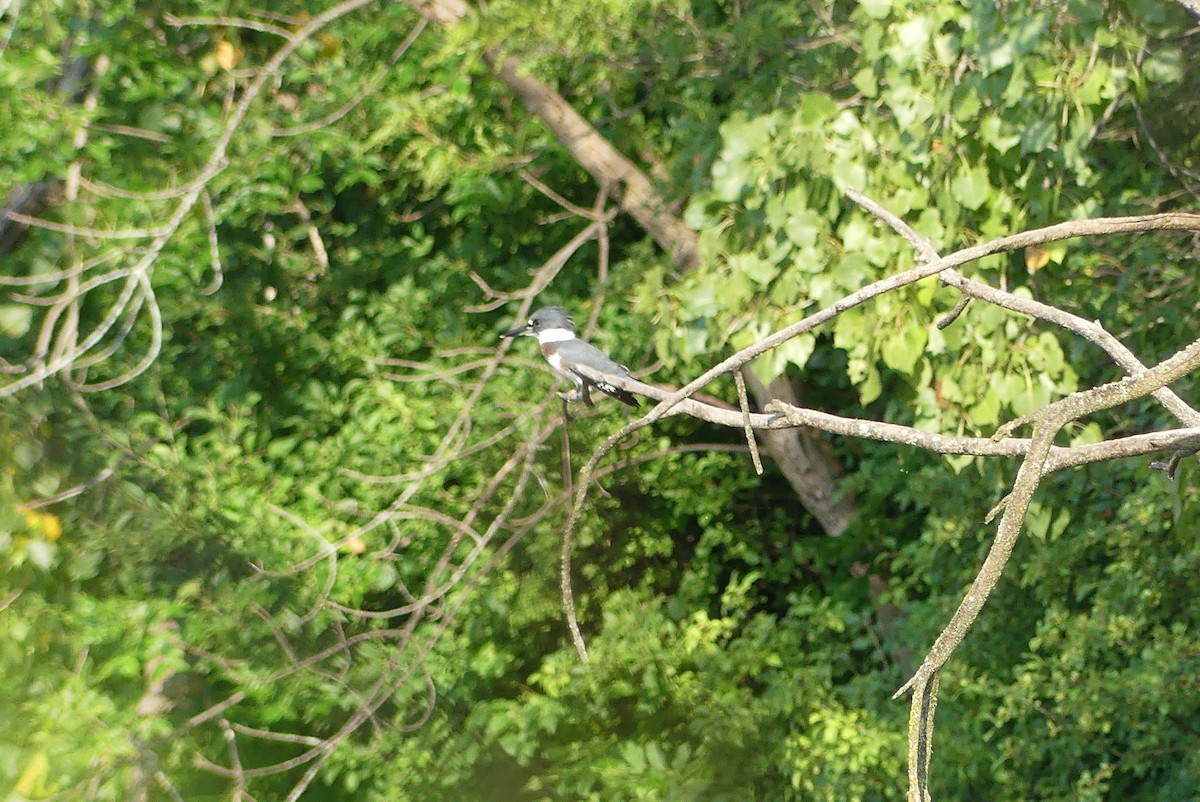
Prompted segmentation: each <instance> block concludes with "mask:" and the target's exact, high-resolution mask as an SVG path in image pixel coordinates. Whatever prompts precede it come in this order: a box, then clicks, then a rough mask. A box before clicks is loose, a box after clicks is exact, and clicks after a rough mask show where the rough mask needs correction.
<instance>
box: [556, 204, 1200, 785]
mask: <svg viewBox="0 0 1200 802" xmlns="http://www.w3.org/2000/svg"><path fill="white" fill-rule="evenodd" d="M846 194H847V196H848V197H849V198H850V199H851V200H853V201H854V202H856V203H858V204H859V205H861V206H862V207H863V208H865V209H867V210H868V211H869V212H871V213H872V214H874V215H876V216H877V217H879V218H880V219H881V220H882V221H883V222H885V223H887V224H888V225H889V226H891V227H892V228H893V229H895V230H896V232H897V233H899V234H900V235H901V236H903V237H904V238H905V239H906V240H908V241H909V242H910V243H911V244H912V245H913V246H914V247H915V248H916V249H917V251H918V254H919V257H920V258H921V260H923V263H922V264H919V265H917V266H916V267H913V268H911V269H909V270H906V271H904V272H903V273H898V274H896V275H893V276H889V277H887V278H884V279H882V280H880V281H877V282H875V283H873V284H870V285H868V286H866V287H863V288H862V289H860V290H858V291H857V292H854V293H852V294H850V295H848V296H846V297H845V298H842V299H841V300H839V301H837V302H835V303H833V304H831V305H830V306H828V307H826V308H825V309H822V310H820V311H818V312H816V313H815V314H812V315H810V316H808V317H807V318H805V319H804V320H801V321H799V322H797V323H795V324H793V325H791V326H788V327H786V328H784V329H781V330H780V331H777V332H775V333H774V334H771V335H770V336H768V337H765V338H763V339H762V340H760V341H758V342H757V343H754V344H753V345H751V346H749V347H747V348H744V349H742V350H741V351H738V352H737V353H736V354H733V355H732V356H730V357H729V358H727V359H725V360H723V361H722V362H720V363H719V364H717V365H716V366H714V367H713V368H712V369H710V370H708V371H707V372H705V373H704V374H703V375H701V376H700V377H698V378H697V379H696V380H694V381H692V382H691V383H689V384H688V385H687V386H685V387H683V388H681V389H679V390H675V391H668V390H663V389H661V388H658V387H653V386H650V385H647V384H644V383H642V382H639V381H636V380H634V379H629V378H625V377H621V376H614V375H603V376H601V375H599V374H597V375H596V378H603V380H604V381H606V382H609V383H612V384H615V385H617V386H619V387H622V388H624V389H627V390H631V391H633V392H637V393H641V394H643V395H646V396H649V397H651V398H655V399H657V400H658V401H659V403H658V405H656V406H655V407H654V408H653V409H651V410H650V411H649V412H647V413H646V414H645V415H644V416H642V417H641V418H640V419H638V420H636V421H634V422H632V423H630V424H628V425H626V426H625V427H623V428H622V429H621V430H620V431H618V432H616V433H615V434H613V435H612V436H611V437H609V438H608V439H607V440H606V441H605V442H604V443H603V444H602V445H601V446H599V447H598V448H597V449H596V451H595V452H594V453H593V454H592V456H591V457H590V459H589V460H588V461H587V463H586V464H585V465H584V466H583V468H582V470H581V471H580V476H579V481H578V483H577V489H576V491H575V498H574V504H573V506H572V508H571V514H570V517H569V518H568V520H567V525H566V529H565V532H564V538H563V547H562V570H563V592H564V600H563V601H564V607H565V609H566V611H567V616H568V626H569V628H570V631H571V637H572V640H573V641H574V643H575V647H576V650H577V651H578V653H579V656H580V658H581V659H582V660H584V661H586V660H587V647H586V644H585V643H584V640H583V636H582V634H581V632H580V629H579V624H578V622H577V621H576V620H575V616H574V609H575V606H574V602H573V600H572V598H571V588H570V581H569V571H570V565H571V559H570V551H571V545H572V536H573V533H574V531H575V528H576V527H577V526H578V524H579V520H580V517H581V516H582V514H583V509H584V505H585V502H586V500H587V496H588V491H589V487H590V485H591V481H592V479H593V474H594V472H595V470H596V467H597V466H598V465H599V463H600V460H601V459H603V458H604V456H605V455H606V454H608V453H609V451H611V450H612V449H613V447H614V446H616V444H617V443H618V442H620V441H621V440H622V439H623V438H625V437H627V436H629V435H630V434H633V433H634V432H636V431H638V430H639V429H642V428H644V427H646V426H649V425H650V424H652V423H654V422H655V421H657V420H659V419H661V418H663V417H665V416H668V415H676V414H686V415H691V416H693V417H697V418H700V419H702V420H706V421H709V422H711V423H715V424H718V425H721V426H729V427H734V428H744V429H745V430H746V431H747V439H748V440H749V445H750V448H751V451H752V453H753V452H754V451H755V445H754V442H753V438H754V435H753V430H774V429H781V428H794V427H809V428H812V429H817V430H820V431H824V432H828V433H830V434H837V435H842V436H846V437H859V438H865V439H870V440H880V441H885V442H892V443H898V444H903V445H907V446H910V447H912V448H918V449H925V450H929V451H934V452H937V453H939V454H962V455H973V456H992V457H1021V458H1022V459H1021V466H1020V468H1019V470H1018V472H1017V476H1016V479H1015V481H1014V483H1013V489H1012V492H1011V493H1010V494H1009V495H1008V496H1007V497H1006V498H1005V499H1004V500H1003V501H1002V502H1001V504H1000V505H998V509H1002V510H1003V514H1002V515H1001V518H1000V524H999V527H998V529H997V533H996V537H995V540H994V541H993V543H992V546H991V549H990V550H989V552H988V555H987V558H986V559H985V560H984V563H983V565H982V566H981V567H980V569H979V572H978V574H977V575H976V577H975V580H974V581H973V582H972V584H971V586H970V588H969V589H968V591H967V593H966V595H965V596H964V598H963V601H962V603H961V604H960V605H959V608H958V610H957V611H956V612H955V614H954V615H953V617H951V619H950V621H949V623H947V625H946V627H945V628H944V629H943V631H942V633H941V635H940V636H939V637H938V638H937V640H936V641H935V643H934V644H933V646H932V647H931V649H930V650H929V653H928V654H927V655H926V657H925V658H924V660H923V661H922V662H921V665H920V667H919V668H918V669H917V671H916V673H915V674H914V675H913V676H912V678H911V679H910V680H909V681H908V682H907V683H905V684H904V686H903V687H902V688H901V689H900V690H899V691H897V692H896V696H897V697H899V696H901V695H903V694H906V693H911V695H912V708H911V713H910V717H909V753H908V773H909V799H911V800H918V801H919V802H927V800H929V798H930V797H929V790H928V789H929V784H928V775H929V764H930V760H931V756H932V749H933V725H934V721H933V714H934V710H935V709H936V706H937V687H938V686H937V683H938V675H939V673H940V671H941V669H942V668H943V667H944V666H945V665H946V663H947V662H948V661H949V659H950V657H951V656H952V655H953V653H954V651H955V650H956V649H957V648H958V646H959V644H961V643H962V641H963V639H964V638H965V637H966V635H967V633H968V632H969V631H970V629H971V626H972V624H973V623H974V621H975V619H976V618H977V617H978V615H979V613H980V611H981V610H982V609H983V606H984V603H985V602H986V601H987V598H988V596H989V595H990V594H991V592H992V590H993V589H994V588H995V587H996V583H997V582H998V581H999V580H1000V576H1001V574H1002V573H1003V571H1004V567H1005V565H1006V564H1007V562H1008V559H1009V557H1010V556H1011V554H1012V550H1013V547H1014V546H1015V544H1016V540H1017V536H1018V535H1019V534H1020V532H1021V529H1022V527H1023V525H1024V521H1025V514H1026V512H1027V511H1028V509H1029V504H1030V501H1031V500H1032V497H1033V494H1034V492H1035V491H1036V490H1037V488H1038V485H1039V483H1040V482H1041V480H1042V478H1043V477H1044V476H1046V475H1048V474H1050V473H1053V472H1055V471H1058V470H1062V469H1063V468H1068V467H1075V466H1078V465H1084V464H1088V463H1092V462H1101V461H1108V460H1113V459H1120V458H1123V457H1130V456H1138V455H1144V454H1150V453H1158V452H1169V453H1171V454H1172V459H1173V460H1174V461H1178V459H1179V458H1181V457H1183V456H1187V455H1191V454H1194V453H1196V452H1197V451H1198V450H1200V412H1197V411H1196V409H1195V408H1194V407H1192V406H1191V405H1189V404H1188V403H1186V402H1185V401H1184V400H1183V399H1182V398H1180V397H1179V396H1178V395H1177V394H1175V393H1174V392H1173V391H1171V390H1170V389H1169V387H1168V385H1170V384H1171V383H1172V382H1174V381H1177V380H1179V379H1180V378H1182V377H1183V376H1185V375H1187V374H1188V373H1190V372H1192V371H1194V370H1196V369H1197V368H1198V367H1200V340H1197V341H1195V342H1193V343H1190V344H1188V345H1186V346H1184V347H1183V348H1182V349H1180V350H1179V351H1178V352H1177V353H1176V354H1174V355H1173V356H1171V357H1169V358H1168V359H1165V360H1163V361H1162V362H1160V363H1158V364H1157V365H1155V366H1154V367H1147V366H1146V365H1145V364H1143V363H1142V362H1141V361H1140V360H1138V358H1137V357H1136V356H1135V355H1134V354H1133V353H1132V352H1131V351H1129V349H1127V348H1126V347H1125V346H1124V345H1123V344H1122V343H1121V342H1120V341H1119V340H1117V339H1116V338H1115V337H1113V336H1112V335H1111V334H1110V333H1108V332H1107V331H1105V330H1104V327H1103V326H1102V325H1101V324H1100V323H1099V321H1090V322H1089V321H1086V320H1083V319H1082V318H1080V317H1078V316H1076V315H1073V314H1071V313H1069V312H1066V311H1064V310H1061V309H1057V308H1055V307H1053V306H1051V305H1049V304H1045V303H1042V302H1038V301H1033V300H1029V299H1024V298H1020V297H1018V296H1015V295H1013V294H1011V293H1008V292H1005V291H1003V290H999V289H995V288H993V287H989V286H987V285H985V284H983V283H981V282H978V281H974V280H970V279H967V278H965V277H963V276H962V275H961V274H960V273H958V272H957V271H956V270H955V268H956V267H959V266H961V265H963V264H966V263H968V262H971V261H974V260H976V259H979V258H981V257H984V256H988V255H990V254H994V253H1003V252H1008V251H1014V250H1019V249H1023V248H1027V247H1030V246H1033V245H1041V244H1045V243H1050V242H1057V241H1060V240H1065V239H1071V238H1075V237H1085V236H1091V237H1099V236H1110V235H1114V234H1124V233H1133V232H1146V231H1200V215H1195V214H1182V213H1176V214H1159V215H1146V216H1139V217H1119V218H1102V219H1096V220H1080V221H1072V222H1067V223H1060V224H1057V225H1053V226H1048V227H1045V228H1039V229H1034V230H1031V231H1026V232H1022V233H1019V234H1014V235H1011V236H1007V237H1001V238H999V239H996V240H993V241H991V242H987V243H983V244H980V245H975V246H972V247H969V248H964V249H962V250H960V251H956V252H955V253H952V254H950V255H949V256H945V257H939V256H938V254H937V253H936V252H935V250H934V249H933V246H932V245H931V244H930V243H929V242H928V241H927V240H925V239H923V238H921V237H920V236H919V235H918V234H917V233H916V232H915V231H913V229H912V228H911V227H909V226H908V225H906V224H905V223H904V222H903V221H902V220H900V219H899V218H897V217H896V216H894V215H892V214H890V213H889V212H887V211H886V210H885V209H883V208H882V207H881V206H879V205H878V204H877V203H875V202H874V201H872V200H870V199H869V198H867V197H866V196H864V195H862V194H861V193H859V192H857V191H855V190H848V191H847V193H846ZM934 275H937V276H939V277H940V279H941V280H942V281H943V282H944V283H945V284H947V285H948V286H951V287H955V288H957V289H959V290H960V291H961V292H962V294H963V295H962V297H963V299H965V300H970V299H976V300H979V301H983V302H985V303H990V304H994V305H996V306H999V307H1001V308H1003V309H1006V310H1008V311H1011V312H1016V313H1019V314H1025V315H1028V316H1030V317H1032V318H1035V319H1038V320H1042V321H1045V322H1047V323H1050V324H1053V325H1055V326H1059V327H1061V328H1063V329H1066V330H1067V331H1070V332H1072V333H1074V334H1078V335H1079V336H1081V337H1083V338H1084V339H1086V340H1088V341H1089V342H1091V343H1093V344H1094V345H1096V346H1097V347H1099V348H1100V349H1102V350H1103V351H1104V352H1105V353H1107V354H1108V355H1109V356H1110V357H1111V358H1112V360H1113V362H1114V363H1116V364H1117V365H1119V366H1121V367H1122V368H1124V369H1125V370H1126V371H1127V372H1128V374H1129V375H1128V376H1127V377H1126V378H1125V379H1122V380H1121V381H1117V382H1113V383H1110V384H1104V385H1100V386H1097V387H1093V388H1091V389H1088V390H1082V391H1080V392H1077V393H1074V394H1073V395H1071V396H1068V397H1067V398H1064V399H1062V400H1060V401H1057V402H1055V403H1052V404H1050V405H1048V406H1046V407H1045V408H1044V409H1042V410H1039V411H1038V412H1035V413H1033V414H1031V415H1028V416H1025V417H1023V418H1020V419H1018V420H1015V421H1012V422H1010V423H1008V424H1006V425H1004V426H1002V427H1000V429H999V430H998V431H997V432H996V434H995V435H994V436H993V437H991V438H981V437H963V436H954V435H941V434H934V433H931V432H926V431H923V430H920V429H916V428H913V427H909V426H900V425H897V424H891V423H884V422H880V421H871V420H861V419H855V418H844V417H840V416H837V415H830V414H827V413H823V412H819V411H817V410H813V409H806V408H802V407H798V406H795V405H792V404H788V403H784V402H782V401H779V400H774V401H772V402H770V403H769V404H767V405H766V406H765V408H764V410H763V411H762V412H759V413H751V412H750V411H749V410H748V409H747V406H746V399H745V393H744V391H740V392H739V401H740V407H741V408H740V410H732V409H726V408H722V407H719V406H716V405H713V404H707V403H702V402H700V401H697V400H695V399H694V398H693V397H692V396H693V395H694V394H695V393H696V392H697V391H699V390H700V389H702V388H703V387H705V386H706V385H708V384H709V383H710V382H712V381H713V380H715V379H717V378H719V377H721V376H725V375H729V374H734V375H735V377H736V376H738V373H739V371H741V370H743V369H744V368H745V366H746V365H747V363H749V362H750V361H751V360H752V359H754V358H755V357H757V356H760V355H761V354H763V353H766V352H767V351H769V350H770V349H772V348H776V347H778V346H779V345H782V344H783V343H784V342H787V341H788V340H789V339H791V338H793V337H796V336H799V335H801V334H804V333H806V332H809V331H812V330H814V329H815V328H817V327H818V326H820V325H822V324H825V323H828V322H829V321H830V320H833V319H834V318H835V317H837V316H838V315H840V314H842V313H844V312H845V311H847V310H849V309H852V308H854V307H855V306H858V305H860V304H862V303H865V302H867V301H868V300H871V299H874V298H878V297H879V296H881V295H884V294H885V293H888V292H894V291H896V290H898V289H900V288H902V287H906V286H908V285H910V284H912V283H914V282H916V281H920V280H921V279H924V278H928V277H929V276H934ZM964 307H965V304H963V303H960V304H959V305H958V306H956V308H955V311H954V312H953V313H952V316H951V317H950V318H949V319H948V320H947V321H944V322H943V324H942V325H948V324H950V323H952V322H953V319H954V318H956V317H957V316H958V315H959V314H961V312H962V311H963V309H964ZM739 386H740V383H739ZM1148 395H1150V396H1153V397H1154V398H1155V399H1156V400H1157V401H1158V402H1159V403H1160V404H1161V405H1162V406H1163V407H1164V408H1165V409H1166V410H1167V411H1169V412H1170V413H1171V415H1172V416H1173V417H1174V418H1176V419H1177V420H1178V421H1179V422H1180V424H1181V426H1180V428H1176V429H1170V430H1166V431H1162V432H1156V433H1153V434H1141V435H1134V436H1129V437H1120V438H1114V439H1112V440H1108V441H1104V442H1101V443H1094V444H1090V445H1084V446H1072V447H1066V446H1056V445H1054V438H1055V436H1056V435H1057V434H1058V432H1059V431H1060V430H1061V429H1062V428H1063V426H1065V425H1066V424H1067V423H1070V422H1071V421H1074V420H1077V419H1079V418H1081V417H1083V416H1085V415H1088V414H1091V413H1093V412H1097V411H1100V410H1103V409H1108V408H1111V407H1113V406H1116V405H1118V404H1123V403H1126V402H1129V401H1132V400H1135V399H1137V398H1142V397H1145V396H1148ZM1025 425H1029V426H1032V430H1033V434H1032V437H1031V438H1029V439H1023V438H1014V437H1011V436H1010V435H1011V434H1012V433H1013V432H1014V431H1015V430H1016V429H1018V428H1020V427H1022V426H1025ZM994 514H995V511H993V515H994ZM989 520H990V517H989Z"/></svg>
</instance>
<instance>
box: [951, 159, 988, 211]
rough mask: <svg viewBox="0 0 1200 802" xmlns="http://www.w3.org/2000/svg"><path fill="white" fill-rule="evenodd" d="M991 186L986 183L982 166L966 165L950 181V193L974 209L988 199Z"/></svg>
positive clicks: (985, 173)
mask: <svg viewBox="0 0 1200 802" xmlns="http://www.w3.org/2000/svg"><path fill="white" fill-rule="evenodd" d="M989 192H991V186H990V185H989V184H988V176H987V169H986V168H984V167H978V166H974V167H968V168H966V169H965V170H960V171H959V172H958V174H957V175H956V176H955V177H954V180H953V181H951V182H950V194H951V195H953V196H954V199H955V200H956V201H958V202H959V203H961V204H962V205H963V206H965V207H967V208H968V209H971V210H975V209H978V208H979V207H980V206H982V205H983V204H984V203H985V202H986V201H987V199H988V193H989Z"/></svg>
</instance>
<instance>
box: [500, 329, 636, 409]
mask: <svg viewBox="0 0 1200 802" xmlns="http://www.w3.org/2000/svg"><path fill="white" fill-rule="evenodd" d="M522 336H524V337H537V340H538V343H539V344H540V345H541V346H542V356H544V357H545V358H546V361H547V362H549V363H550V367H551V368H553V369H554V372H555V373H557V374H558V375H559V376H562V377H563V378H564V379H570V380H571V382H573V383H574V384H575V394H574V395H573V396H568V395H566V394H561V393H560V395H562V397H563V398H564V399H567V400H570V401H579V400H582V401H583V402H584V403H585V404H587V405H588V406H589V407H592V406H595V404H593V403H592V397H591V394H590V391H591V388H593V387H595V388H596V389H598V390H599V391H600V392H602V393H604V394H605V395H609V396H612V397H613V398H615V399H617V400H618V401H621V402H623V403H626V404H628V405H629V406H631V407H636V406H637V405H638V402H637V399H636V398H634V396H633V393H630V392H629V391H628V390H622V389H621V388H620V387H615V386H614V385H612V384H609V383H608V382H606V381H596V380H594V379H590V378H588V377H587V376H584V375H583V374H582V373H580V372H579V371H578V370H577V368H578V367H580V366H582V367H585V368H587V369H589V370H592V371H595V372H597V373H609V374H612V375H613V376H628V375H629V369H628V368H626V367H625V366H624V365H618V364H617V363H616V362H613V361H612V360H611V359H609V358H608V356H607V355H606V354H605V353H604V352H603V351H601V350H600V349H599V348H597V347H596V346H594V345H590V344H588V343H586V342H584V341H583V340H581V339H579V338H578V337H576V336H575V323H574V321H573V320H572V319H571V314H570V313H569V312H568V311H567V310H566V309H563V308H562V307H561V306H543V307H542V308H541V309H539V310H537V311H536V312H534V313H533V315H531V316H530V318H529V322H528V323H526V324H525V325H524V326H518V327H517V328H515V329H513V330H512V331H506V332H505V333H504V334H501V335H500V337H501V338H505V337H522Z"/></svg>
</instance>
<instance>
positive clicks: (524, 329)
mask: <svg viewBox="0 0 1200 802" xmlns="http://www.w3.org/2000/svg"><path fill="white" fill-rule="evenodd" d="M528 333H529V324H525V325H524V326H518V327H517V328H515V329H513V330H512V331H506V332H504V333H503V334H501V335H500V339H502V340H503V339H504V338H505V337H520V336H521V335H522V334H528Z"/></svg>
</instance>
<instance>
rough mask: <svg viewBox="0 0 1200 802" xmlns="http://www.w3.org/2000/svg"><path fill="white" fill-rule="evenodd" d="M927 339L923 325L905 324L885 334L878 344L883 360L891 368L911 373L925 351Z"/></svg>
mask: <svg viewBox="0 0 1200 802" xmlns="http://www.w3.org/2000/svg"><path fill="white" fill-rule="evenodd" d="M928 339H929V335H928V334H926V332H925V328H924V327H923V326H916V325H907V326H904V327H902V328H901V329H900V331H898V332H895V333H893V334H890V335H888V336H886V337H885V338H884V340H883V344H882V345H881V346H880V349H879V351H880V355H881V356H882V357H883V362H884V364H885V365H887V366H888V367H889V368H891V369H892V370H898V371H900V372H901V373H908V374H911V373H912V372H913V369H914V368H915V367H916V365H917V360H918V359H920V358H921V355H922V354H923V353H924V352H925V343H926V341H927V340H928Z"/></svg>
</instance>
